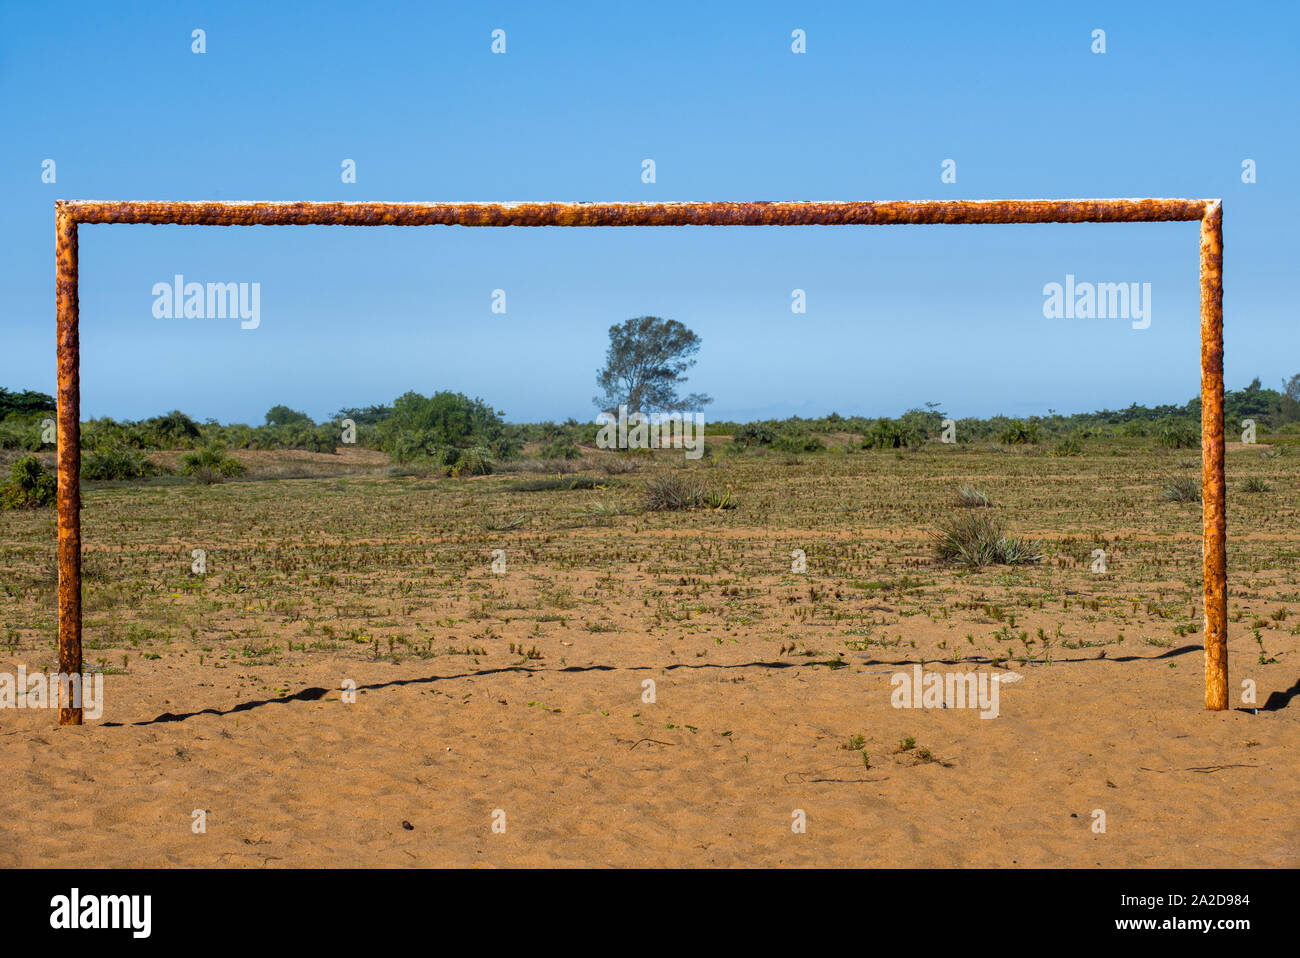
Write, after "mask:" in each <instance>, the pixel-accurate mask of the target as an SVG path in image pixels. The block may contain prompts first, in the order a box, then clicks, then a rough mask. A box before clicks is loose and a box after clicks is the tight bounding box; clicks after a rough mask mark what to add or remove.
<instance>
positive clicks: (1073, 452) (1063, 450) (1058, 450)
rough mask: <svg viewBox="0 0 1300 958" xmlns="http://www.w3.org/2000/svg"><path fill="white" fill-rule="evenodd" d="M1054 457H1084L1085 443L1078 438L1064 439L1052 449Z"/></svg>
mask: <svg viewBox="0 0 1300 958" xmlns="http://www.w3.org/2000/svg"><path fill="white" fill-rule="evenodd" d="M1052 455H1053V456H1082V455H1083V443H1082V442H1080V441H1079V437H1078V436H1070V437H1068V438H1066V439H1062V440H1061V441H1060V442H1058V443H1057V444H1056V445H1055V446H1053V447H1052Z"/></svg>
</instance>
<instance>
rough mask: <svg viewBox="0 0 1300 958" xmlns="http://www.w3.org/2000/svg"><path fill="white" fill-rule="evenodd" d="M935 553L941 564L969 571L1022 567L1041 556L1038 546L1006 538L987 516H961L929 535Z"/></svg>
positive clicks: (970, 514)
mask: <svg viewBox="0 0 1300 958" xmlns="http://www.w3.org/2000/svg"><path fill="white" fill-rule="evenodd" d="M930 537H931V539H932V540H933V542H934V548H935V554H936V555H937V556H938V557H939V558H940V559H941V560H942V561H944V562H956V563H959V564H961V565H965V566H970V567H971V568H981V567H983V566H987V565H1024V564H1026V563H1030V562H1037V561H1038V560H1040V559H1041V558H1042V557H1043V553H1042V546H1041V544H1040V543H1038V542H1035V541H1032V540H1029V539H1023V538H1021V537H1020V536H1010V535H1007V534H1006V533H1004V532H1003V531H1002V525H1001V523H999V522H998V520H997V519H995V518H994V517H993V516H991V515H987V514H984V515H979V514H976V513H965V514H963V515H959V516H955V517H954V518H952V519H949V520H948V521H947V522H945V523H943V524H942V525H941V526H940V527H939V529H938V530H937V531H934V532H931V533H930Z"/></svg>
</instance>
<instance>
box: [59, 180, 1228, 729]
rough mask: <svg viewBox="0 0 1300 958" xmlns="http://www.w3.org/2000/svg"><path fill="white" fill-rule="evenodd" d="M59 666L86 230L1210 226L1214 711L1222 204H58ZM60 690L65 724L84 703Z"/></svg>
mask: <svg viewBox="0 0 1300 958" xmlns="http://www.w3.org/2000/svg"><path fill="white" fill-rule="evenodd" d="M54 220H55V264H56V280H57V282H56V289H57V297H56V304H57V313H58V316H57V319H58V322H57V337H58V370H59V388H58V392H59V395H58V406H59V409H58V535H59V544H58V561H59V671H60V673H61V674H64V675H71V674H74V673H80V672H81V667H82V659H81V489H80V476H81V422H80V415H81V409H80V400H81V387H80V371H79V369H80V361H81V360H80V347H79V342H78V291H77V228H78V226H80V225H81V224H83V223H84V224H88V225H89V224H102V223H137V224H155V225H162V224H170V225H186V226H497V227H503V226H904V225H911V226H925V225H959V224H961V225H978V224H985V225H987V224H1011V223H1153V222H1172V221H1199V222H1200V224H1201V238H1200V266H1201V482H1202V489H1201V491H1202V509H1203V512H1202V523H1203V525H1202V531H1203V544H1202V572H1203V576H1204V585H1203V599H1204V605H1205V707H1206V708H1207V709H1213V710H1223V709H1226V708H1227V707H1228V650H1227V620H1228V607H1227V523H1226V514H1225V513H1226V490H1225V486H1224V474H1223V465H1224V451H1225V450H1224V432H1223V207H1222V203H1221V201H1220V200H1217V199H1108V200H1107V199H1081V200H930V201H923V202H906V201H898V202H870V201H862V202H835V203H813V202H792V203H781V202H756V203H307V202H294V203H218V202H212V203H204V202H166V201H160V202H149V201H127V202H104V201H94V200H75V201H64V200H59V201H58V202H57V203H56V204H55V214H54ZM59 684H60V690H61V691H60V696H59V724H60V725H80V724H81V721H82V710H81V708H80V706H74V704H73V703H72V701H71V700H70V698H68V697H67V693H68V688H69V685H68V683H59Z"/></svg>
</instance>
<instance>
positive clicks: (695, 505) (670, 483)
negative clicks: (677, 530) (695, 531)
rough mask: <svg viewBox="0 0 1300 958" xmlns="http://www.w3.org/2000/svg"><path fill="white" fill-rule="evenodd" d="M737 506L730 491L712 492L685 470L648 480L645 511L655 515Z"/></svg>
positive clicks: (662, 474) (665, 473) (663, 474)
mask: <svg viewBox="0 0 1300 958" xmlns="http://www.w3.org/2000/svg"><path fill="white" fill-rule="evenodd" d="M735 507H736V504H735V502H734V501H733V500H732V498H731V492H730V490H728V491H727V492H724V493H716V492H711V491H709V488H708V486H707V485H706V484H705V483H704V482H702V481H701V480H699V479H696V478H695V477H694V476H691V475H688V474H686V473H685V472H683V471H673V472H662V473H659V474H658V475H656V476H651V477H650V478H649V479H648V480H646V487H645V508H646V509H647V510H649V511H651V512H668V511H676V510H680V509H701V508H709V509H734V508H735Z"/></svg>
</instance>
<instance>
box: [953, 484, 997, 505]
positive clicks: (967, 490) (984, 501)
mask: <svg viewBox="0 0 1300 958" xmlns="http://www.w3.org/2000/svg"><path fill="white" fill-rule="evenodd" d="M957 505H959V506H965V507H967V508H971V509H980V508H988V507H990V506H992V505H993V500H992V499H990V498H989V497H988V496H987V495H986V494H985V493H983V492H980V491H979V490H978V489H976V488H975V487H974V486H958V487H957Z"/></svg>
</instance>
